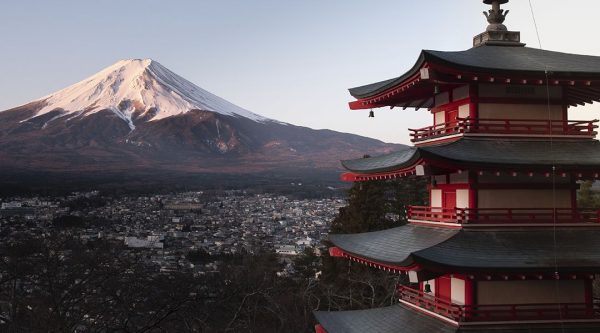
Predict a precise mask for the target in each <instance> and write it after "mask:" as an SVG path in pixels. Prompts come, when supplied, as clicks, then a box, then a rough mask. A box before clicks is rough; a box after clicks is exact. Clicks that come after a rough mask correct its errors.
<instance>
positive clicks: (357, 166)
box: [342, 147, 420, 174]
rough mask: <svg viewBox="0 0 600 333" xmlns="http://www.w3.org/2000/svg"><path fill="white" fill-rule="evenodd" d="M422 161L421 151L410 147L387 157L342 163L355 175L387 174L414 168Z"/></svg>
mask: <svg viewBox="0 0 600 333" xmlns="http://www.w3.org/2000/svg"><path fill="white" fill-rule="evenodd" d="M419 160H420V154H419V149H418V148H415V147H409V148H406V149H404V150H400V151H397V152H393V153H390V154H386V155H381V156H376V157H368V158H360V159H354V160H345V161H342V166H343V167H344V168H345V169H346V170H348V171H350V172H353V173H357V174H369V173H385V172H393V171H398V170H402V169H408V168H411V167H414V166H415V165H416V164H417V162H418V161H419Z"/></svg>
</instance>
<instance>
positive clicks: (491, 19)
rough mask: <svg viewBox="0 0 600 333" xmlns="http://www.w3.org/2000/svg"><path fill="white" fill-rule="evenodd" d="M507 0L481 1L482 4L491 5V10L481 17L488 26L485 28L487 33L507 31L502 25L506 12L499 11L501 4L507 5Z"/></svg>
mask: <svg viewBox="0 0 600 333" xmlns="http://www.w3.org/2000/svg"><path fill="white" fill-rule="evenodd" d="M507 2H508V0H483V3H485V4H487V5H492V9H490V10H489V11H487V12H483V15H485V17H486V18H487V21H488V23H489V24H490V25H488V27H487V29H486V30H487V31H507V30H508V29H507V28H506V26H505V25H504V24H502V23H504V20H505V19H506V15H508V12H509V11H508V10H507V11H505V10H504V9H500V5H501V4H505V3H507Z"/></svg>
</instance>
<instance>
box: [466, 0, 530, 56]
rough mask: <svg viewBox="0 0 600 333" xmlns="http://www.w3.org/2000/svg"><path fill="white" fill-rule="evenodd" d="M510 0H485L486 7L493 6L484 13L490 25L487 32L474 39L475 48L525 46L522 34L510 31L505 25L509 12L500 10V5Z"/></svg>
mask: <svg viewBox="0 0 600 333" xmlns="http://www.w3.org/2000/svg"><path fill="white" fill-rule="evenodd" d="M507 2H508V0H483V3H484V4H486V5H492V9H490V10H488V11H487V12H483V15H485V17H486V18H487V21H488V23H489V25H488V27H487V29H485V32H483V33H481V34H479V35H477V36H475V37H474V38H473V46H474V47H478V46H484V45H496V46H525V44H523V43H521V33H520V32H518V31H508V29H507V28H506V26H505V25H504V24H503V23H504V20H506V15H508V10H504V9H500V5H502V4H505V3H507Z"/></svg>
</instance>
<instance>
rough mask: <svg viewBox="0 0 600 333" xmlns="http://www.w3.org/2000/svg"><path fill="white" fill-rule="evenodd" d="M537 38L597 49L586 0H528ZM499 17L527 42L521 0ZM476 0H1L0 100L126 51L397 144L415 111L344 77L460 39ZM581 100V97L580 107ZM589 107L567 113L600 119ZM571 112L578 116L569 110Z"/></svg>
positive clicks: (424, 117) (249, 100)
mask: <svg viewBox="0 0 600 333" xmlns="http://www.w3.org/2000/svg"><path fill="white" fill-rule="evenodd" d="M532 4H533V7H534V9H535V14H536V18H537V23H538V26H539V29H540V34H541V38H542V46H543V47H544V48H545V49H550V50H557V51H564V52H571V53H582V54H595V55H600V39H599V37H598V24H597V12H598V9H600V4H598V2H597V1H595V0H573V1H568V2H567V1H559V0H532ZM504 7H505V8H506V9H510V14H509V15H508V18H507V20H506V22H505V24H506V25H507V26H508V27H509V29H511V30H519V31H521V32H522V34H521V39H522V41H524V42H526V43H527V44H528V45H529V46H531V47H538V42H537V38H536V36H535V30H534V25H533V20H532V17H531V13H530V9H529V3H528V0H512V1H511V2H510V3H508V4H507V5H505V6H504ZM488 8H489V6H486V5H484V4H483V3H482V1H481V0H452V1H450V0H429V1H425V0H190V1H183V0H182V1H179V0H169V1H163V0H102V1H91V0H90V1H82V0H53V1H34V0H1V1H0V36H1V37H0V49H1V50H2V52H0V73H1V74H2V75H1V77H0V110H4V109H8V108H11V107H14V106H18V105H21V104H24V103H26V102H29V101H31V100H34V99H37V98H39V97H42V96H44V95H47V94H49V93H52V92H54V91H56V90H59V89H62V88H64V87H66V86H68V85H71V84H73V83H76V82H78V81H81V80H82V79H84V78H86V77H87V76H89V75H91V74H94V73H95V72H97V71H99V70H101V69H102V68H104V67H106V66H108V65H110V64H112V63H114V62H116V61H117V60H119V59H126V58H152V59H154V60H157V61H158V62H160V63H161V64H163V65H164V66H166V67H168V68H169V69H171V70H172V71H174V72H176V73H178V74H179V75H181V76H183V77H185V78H187V79H188V80H190V81H192V82H194V83H196V84H197V85H199V86H200V87H202V88H204V89H206V90H208V91H211V92H212V93H214V94H217V95H219V96H221V97H223V98H225V99H227V100H229V101H231V102H233V103H235V104H238V105H239V106H242V107H244V108H246V109H249V110H251V111H253V112H255V113H259V114H262V115H264V116H266V117H270V118H274V119H277V120H281V121H285V122H289V123H293V124H296V125H303V126H308V127H312V128H318V129H320V128H329V129H334V130H338V131H342V132H349V133H355V134H360V135H365V136H369V137H374V138H378V139H381V140H383V141H387V142H399V143H408V131H407V128H409V127H412V128H415V127H423V126H426V125H429V123H430V122H431V119H430V117H431V116H430V114H429V113H428V112H427V110H419V111H417V112H415V111H414V110H410V109H407V110H404V111H403V110H398V109H394V110H389V109H381V110H377V111H376V117H375V118H374V119H369V118H367V113H368V112H367V111H350V110H349V109H348V106H347V103H348V102H349V101H350V100H351V97H350V95H349V94H348V92H347V88H350V87H354V86H358V85H363V84H368V83H372V82H375V81H380V80H384V79H388V78H391V77H395V76H398V75H401V74H402V73H404V72H405V71H406V70H408V69H409V68H410V67H412V65H413V64H414V62H415V61H416V59H417V57H418V55H419V52H420V50H421V49H437V50H448V51H451V50H463V49H467V48H469V47H470V46H471V43H472V37H473V36H474V35H476V34H478V33H480V32H483V31H484V29H485V27H486V25H487V23H486V21H485V17H484V16H483V14H482V11H483V10H486V9H488ZM580 109H581V108H580ZM598 110H599V109H598V108H596V107H593V108H591V109H589V108H588V110H585V112H581V111H579V110H578V111H576V113H577V116H576V118H582V119H593V118H600V116H599V113H600V112H599V111H598ZM579 114H581V116H579Z"/></svg>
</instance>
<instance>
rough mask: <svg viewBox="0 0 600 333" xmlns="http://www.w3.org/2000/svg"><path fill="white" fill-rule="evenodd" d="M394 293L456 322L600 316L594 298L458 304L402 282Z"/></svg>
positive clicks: (568, 318)
mask: <svg viewBox="0 0 600 333" xmlns="http://www.w3.org/2000/svg"><path fill="white" fill-rule="evenodd" d="M398 293H399V295H400V299H401V300H403V301H405V302H408V303H410V304H413V305H416V306H418V307H420V308H423V309H425V310H429V311H431V312H434V313H436V314H438V315H441V316H444V317H446V318H449V319H452V320H454V321H457V322H489V321H527V320H557V319H563V320H565V319H566V320H574V319H580V320H582V319H600V306H599V304H598V303H597V302H594V303H553V304H549V303H539V304H503V305H458V304H453V303H451V302H450V301H447V300H443V299H440V298H437V297H434V296H433V295H430V294H427V293H424V292H422V291H419V290H415V289H412V288H410V287H406V286H400V287H399V288H398Z"/></svg>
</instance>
